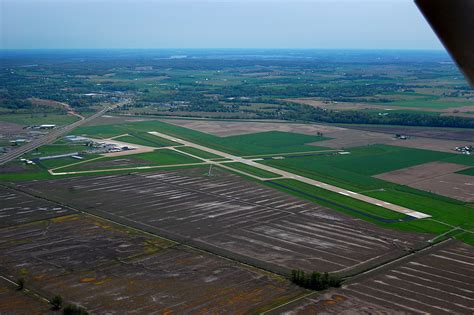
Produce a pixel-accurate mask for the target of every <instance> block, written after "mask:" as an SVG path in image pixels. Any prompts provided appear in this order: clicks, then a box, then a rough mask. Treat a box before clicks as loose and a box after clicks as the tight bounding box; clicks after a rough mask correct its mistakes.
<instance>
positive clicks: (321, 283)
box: [290, 269, 342, 291]
mask: <svg viewBox="0 0 474 315" xmlns="http://www.w3.org/2000/svg"><path fill="white" fill-rule="evenodd" d="M290 280H291V281H292V282H293V283H294V284H296V285H299V286H300V287H303V288H306V289H310V290H315V291H321V290H326V289H329V288H338V287H340V286H341V282H342V280H341V278H339V277H337V276H334V275H329V274H328V273H327V272H325V273H323V274H321V273H319V272H312V273H305V272H304V271H303V270H297V269H294V270H292V271H291V277H290Z"/></svg>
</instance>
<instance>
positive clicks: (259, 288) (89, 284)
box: [0, 214, 303, 313]
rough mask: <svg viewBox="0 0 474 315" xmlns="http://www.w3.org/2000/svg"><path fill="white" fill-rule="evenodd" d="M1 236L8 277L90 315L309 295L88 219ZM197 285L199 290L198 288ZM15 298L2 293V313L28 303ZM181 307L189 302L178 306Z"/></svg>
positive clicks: (71, 218) (236, 307) (257, 303)
mask: <svg viewBox="0 0 474 315" xmlns="http://www.w3.org/2000/svg"><path fill="white" fill-rule="evenodd" d="M70 231H74V233H70ZM0 234H1V237H2V244H1V246H0V253H1V255H0V256H1V258H0V262H1V265H2V272H3V274H4V275H5V276H6V277H8V278H9V279H12V280H14V281H15V279H18V278H19V277H22V278H24V279H25V283H26V287H27V288H28V290H30V291H32V292H36V293H37V294H39V295H40V296H42V297H44V298H46V299H50V298H52V296H53V295H55V294H61V295H62V296H63V297H64V299H65V300H66V301H67V302H71V303H72V302H73V303H77V304H79V305H82V306H83V307H86V308H87V309H89V310H90V311H92V312H98V313H101V312H104V311H107V312H115V313H120V312H123V311H124V310H126V311H127V312H138V311H140V312H149V311H151V310H157V309H159V310H162V311H163V312H166V311H173V312H193V311H196V312H201V311H204V310H212V309H215V308H219V309H220V310H222V309H224V310H226V311H228V312H242V313H245V312H249V311H253V312H256V311H257V310H259V309H260V308H262V309H263V308H265V307H266V305H267V304H270V305H271V304H272V303H274V301H286V300H289V299H291V298H293V297H296V296H298V295H300V294H302V293H303V291H302V290H301V289H299V288H297V287H296V286H293V285H291V284H290V283H289V282H288V281H286V280H284V279H283V278H281V277H278V276H273V275H269V274H267V273H264V272H261V271H258V270H256V269H253V268H249V267H245V266H243V265H239V264H236V263H233V262H229V261H227V260H223V259H220V258H218V257H215V256H212V255H209V254H206V253H203V252H199V251H195V250H192V249H189V248H186V247H182V246H175V244H174V243H172V242H169V241H166V240H163V239H159V238H156V237H151V236H149V235H146V234H143V233H140V232H137V231H134V230H131V229H127V228H124V227H121V226H118V225H116V224H113V223H110V222H107V221H103V220H100V219H97V218H92V217H88V216H82V215H77V214H74V215H66V216H63V217H60V218H54V219H49V220H42V221H36V222H33V223H28V224H23V225H17V226H15V227H9V228H3V229H1V230H0ZM13 249H14V250H13ZM190 273H192V274H193V275H199V276H197V277H196V276H193V277H190ZM118 275H120V276H118ZM144 283H145V284H146V285H144ZM197 286H198V287H200V288H201V289H200V290H198V291H196V290H193V289H192V288H194V287H197ZM16 294H17V295H18V294H19V295H20V297H15V298H16V299H18V302H15V300H12V299H11V298H12V296H14V295H15V294H13V292H11V293H9V295H7V293H6V292H5V291H3V292H2V294H0V306H2V308H5V309H6V310H11V307H14V305H15V303H19V301H21V300H22V299H23V300H25V301H26V300H28V299H27V297H23V296H22V295H21V293H19V292H18V293H16ZM210 297H212V300H210ZM183 300H185V301H187V303H184V304H183V303H179V302H180V301H183ZM249 300H251V301H253V303H251V304H249V303H248V301H249ZM37 304H39V309H46V310H47V306H45V305H44V304H41V303H39V302H37ZM28 305H30V306H31V307H33V309H35V310H37V309H38V308H36V307H34V304H28ZM23 307H24V308H25V309H26V308H27V307H26V305H25V306H23Z"/></svg>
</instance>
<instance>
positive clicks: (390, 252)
mask: <svg viewBox="0 0 474 315" xmlns="http://www.w3.org/2000/svg"><path fill="white" fill-rule="evenodd" d="M205 173H206V172H205V171H203V170H201V169H194V170H180V171H172V172H169V171H168V172H154V173H137V174H131V175H112V176H100V177H83V178H74V179H63V180H51V181H38V182H31V183H27V184H24V186H23V188H25V189H31V190H34V191H36V192H39V193H41V194H42V195H43V196H47V197H48V198H55V199H57V200H59V201H61V202H64V203H67V204H70V205H72V206H74V207H77V208H79V209H83V210H85V211H89V212H92V213H95V214H98V215H101V216H105V217H107V218H110V219H113V220H117V221H119V222H122V223H124V224H128V225H132V226H137V227H140V228H142V229H145V230H149V231H152V232H154V233H157V234H158V235H162V236H165V237H168V238H171V239H175V240H178V241H180V242H185V243H189V244H192V245H194V246H197V247H199V248H203V249H206V250H211V251H213V252H218V253H221V254H223V255H228V256H230V257H234V258H236V259H239V260H243V261H246V262H248V263H252V264H255V265H258V266H261V267H264V268H268V269H271V270H274V271H276V272H288V271H289V270H291V269H294V268H300V269H305V270H308V271H313V270H318V271H348V270H350V269H352V268H354V267H358V266H361V265H364V264H366V263H367V261H369V263H377V262H379V261H380V260H382V261H383V260H384V259H388V258H393V256H394V255H395V256H397V255H400V254H403V253H404V252H406V251H408V250H410V249H411V248H413V247H415V246H417V244H418V243H419V242H422V241H423V240H426V239H427V238H428V235H422V234H415V233H405V232H400V231H395V230H388V229H383V228H380V227H378V226H375V225H373V224H370V223H367V222H365V221H363V220H359V219H354V218H351V217H349V216H346V215H342V214H340V213H338V212H336V211H333V210H330V209H328V208H324V207H321V206H318V205H315V204H313V203H310V202H307V201H303V200H300V199H298V198H296V197H293V196H290V195H288V194H286V193H283V192H279V191H277V190H274V189H271V188H268V187H265V186H262V185H260V184H257V183H255V182H251V181H248V180H245V179H242V178H241V177H239V176H237V175H233V174H229V173H226V172H223V171H216V172H215V173H214V176H212V177H208V176H206V175H205Z"/></svg>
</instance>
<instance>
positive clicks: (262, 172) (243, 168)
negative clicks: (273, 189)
mask: <svg viewBox="0 0 474 315" xmlns="http://www.w3.org/2000/svg"><path fill="white" fill-rule="evenodd" d="M224 165H225V166H228V167H231V168H233V169H236V170H239V171H242V172H245V173H247V174H250V175H255V176H258V177H262V178H275V177H280V175H278V174H274V173H271V172H267V171H265V170H261V169H259V168H255V167H253V166H250V165H247V164H244V163H238V162H237V163H225V164H224Z"/></svg>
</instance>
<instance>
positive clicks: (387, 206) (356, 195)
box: [148, 131, 431, 219]
mask: <svg viewBox="0 0 474 315" xmlns="http://www.w3.org/2000/svg"><path fill="white" fill-rule="evenodd" d="M148 133H149V134H151V135H155V136H158V137H161V138H164V139H167V140H171V141H174V142H177V143H181V144H184V145H186V146H189V147H193V148H196V149H199V150H202V151H206V152H209V153H212V154H215V155H218V156H221V157H224V158H227V159H230V160H232V161H234V162H240V163H243V164H247V165H249V166H253V167H255V168H258V169H261V170H264V171H267V172H271V173H274V174H278V175H280V176H281V177H283V178H289V179H293V180H297V181H299V182H302V183H305V184H309V185H312V186H316V187H318V188H322V189H325V190H329V191H332V192H335V193H338V194H341V195H344V196H347V197H350V198H354V199H357V200H360V201H363V202H367V203H370V204H373V205H376V206H379V207H382V208H385V209H388V210H391V211H395V212H398V213H403V214H405V215H408V216H411V217H414V218H416V219H425V218H429V217H431V216H430V215H428V214H425V213H421V212H418V211H414V210H411V209H408V208H405V207H402V206H398V205H394V204H392V203H389V202H386V201H382V200H379V199H375V198H372V197H369V196H366V195H362V194H359V193H356V192H353V191H350V190H346V189H343V188H339V187H336V186H333V185H329V184H326V183H323V182H320V181H317V180H314V179H311V178H307V177H303V176H300V175H296V174H293V173H290V172H287V171H284V170H281V169H278V168H275V167H272V166H269V165H263V164H260V163H257V162H254V161H252V160H249V159H245V158H242V157H239V156H235V155H232V154H229V153H225V152H222V151H218V150H215V149H211V148H208V147H205V146H202V145H199V144H195V143H193V142H189V141H186V140H182V139H179V138H176V137H172V136H169V135H167V134H164V133H161V132H156V131H151V132H148ZM215 164H218V163H215Z"/></svg>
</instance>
